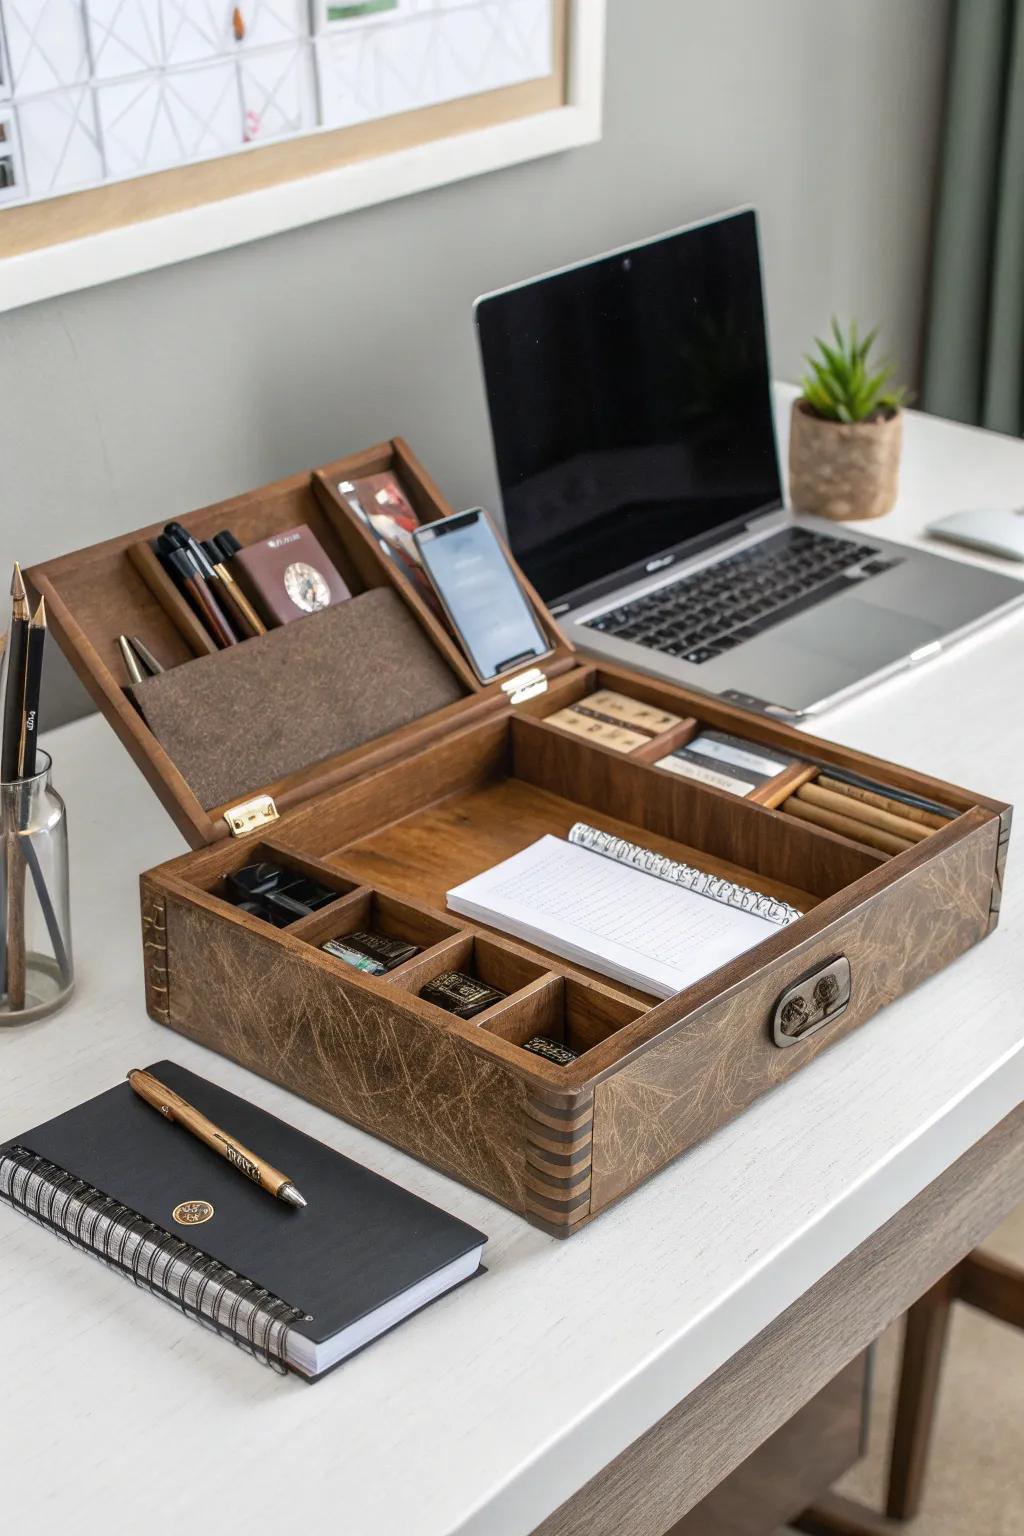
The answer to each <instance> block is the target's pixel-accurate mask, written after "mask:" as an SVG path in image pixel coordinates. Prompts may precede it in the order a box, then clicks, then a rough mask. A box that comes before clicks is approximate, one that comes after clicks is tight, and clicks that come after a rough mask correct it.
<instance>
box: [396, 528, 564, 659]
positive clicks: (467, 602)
mask: <svg viewBox="0 0 1024 1536" xmlns="http://www.w3.org/2000/svg"><path fill="white" fill-rule="evenodd" d="M413 538H414V539H415V540H416V547H417V549H418V550H419V552H420V558H421V559H422V561H423V566H424V569H425V570H426V572H427V575H428V576H429V577H430V579H431V581H432V582H433V584H434V589H435V591H436V592H437V595H438V597H439V598H440V599H441V602H442V604H443V606H444V609H445V611H446V613H447V614H448V617H449V618H450V619H451V621H452V624H453V625H454V626H455V629H456V631H457V632H458V636H459V639H460V640H461V641H462V644H463V646H464V647H465V650H466V654H467V656H468V657H469V659H470V661H471V662H472V663H473V669H474V671H475V672H476V674H477V676H478V677H479V678H480V680H481V682H485V683H486V682H489V681H490V680H491V678H492V677H497V676H498V674H499V673H500V672H507V671H508V670H509V668H510V667H516V666H519V665H520V663H522V662H524V661H533V660H535V659H536V657H538V656H545V655H547V653H548V652H549V651H550V650H551V646H550V645H549V643H548V641H547V640H546V638H545V636H544V634H543V632H542V630H541V628H540V625H539V624H538V623H537V620H536V618H535V617H534V613H533V609H532V608H531V607H530V604H529V602H528V601H527V599H526V594H525V593H524V592H523V589H522V587H521V586H520V585H519V582H518V581H517V579H516V576H515V572H514V571H513V569H512V567H511V565H510V564H509V561H508V557H507V555H506V554H505V551H504V550H503V549H502V547H501V544H500V543H499V541H498V536H497V534H496V533H495V532H494V529H493V527H492V526H491V522H490V519H489V518H488V516H487V514H486V512H483V511H481V510H479V509H477V510H475V511H472V512H457V513H456V514H455V516H454V517H446V518H443V519H441V520H440V521H439V522H436V523H425V524H423V526H422V527H420V528H417V529H416V530H415V532H414V534H413Z"/></svg>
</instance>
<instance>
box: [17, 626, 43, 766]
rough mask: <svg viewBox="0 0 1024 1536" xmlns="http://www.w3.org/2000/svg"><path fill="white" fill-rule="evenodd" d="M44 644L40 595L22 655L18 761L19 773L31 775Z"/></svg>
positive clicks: (37, 721)
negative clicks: (22, 670)
mask: <svg viewBox="0 0 1024 1536" xmlns="http://www.w3.org/2000/svg"><path fill="white" fill-rule="evenodd" d="M45 645H46V599H45V597H41V598H40V599H39V607H38V608H37V609H36V611H35V613H34V614H33V615H32V619H31V622H30V623H29V626H28V643H27V650H26V656H25V697H24V703H23V707H22V727H21V762H20V763H19V765H18V776H19V778H22V779H31V778H32V777H34V775H35V772H36V743H37V741H38V738H39V693H40V689H41V687H42V681H43V650H44V648H45Z"/></svg>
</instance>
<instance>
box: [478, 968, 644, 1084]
mask: <svg viewBox="0 0 1024 1536" xmlns="http://www.w3.org/2000/svg"><path fill="white" fill-rule="evenodd" d="M643 1012H644V1010H643V1009H642V1008H640V1007H638V1006H637V1004H636V1003H635V1002H634V1001H633V1000H632V999H630V998H627V997H624V996H622V995H621V994H618V993H616V992H613V991H612V990H611V989H610V988H608V987H602V986H599V985H598V984H596V983H594V982H583V981H578V980H576V979H575V978H574V977H572V976H556V975H547V976H543V977H541V978H539V979H538V980H537V981H536V982H534V983H533V984H532V985H531V986H529V987H527V988H526V989H525V990H524V991H522V992H519V993H517V994H515V995H514V996H512V997H509V998H508V999H507V1000H506V1001H505V1002H503V1003H496V1004H495V1005H494V1007H493V1008H490V1009H488V1011H487V1012H486V1013H485V1014H481V1015H480V1017H479V1021H478V1022H479V1024H480V1027H481V1029H485V1030H487V1031H488V1033H490V1034H493V1035H499V1036H500V1037H501V1038H502V1039H503V1040H507V1041H509V1043H510V1044H512V1045H518V1046H525V1045H526V1043H527V1041H528V1040H532V1039H534V1038H535V1037H536V1036H538V1035H540V1036H541V1037H542V1038H544V1039H546V1040H551V1041H553V1042H554V1043H555V1044H556V1045H561V1046H565V1047H567V1048H568V1049H569V1050H570V1051H573V1052H575V1054H576V1055H577V1056H582V1055H584V1054H585V1053H586V1052H587V1051H589V1050H590V1049H591V1048H592V1047H593V1046H595V1045H600V1044H601V1042H602V1040H607V1039H609V1037H610V1036H612V1035H614V1034H616V1033H617V1032H618V1031H619V1030H620V1029H624V1028H625V1027H626V1025H627V1024H632V1023H633V1021H634V1020H635V1019H638V1018H640V1016H641V1014H642V1013H643ZM527 1055H528V1056H529V1058H530V1060H531V1061H534V1062H542V1061H546V1060H547V1058H546V1057H544V1056H541V1055H537V1054H536V1053H534V1052H533V1051H530V1052H527ZM549 1064H550V1065H552V1066H554V1067H555V1070H556V1071H561V1070H564V1069H563V1068H561V1067H560V1066H558V1065H557V1064H556V1063H553V1062H552V1063H549Z"/></svg>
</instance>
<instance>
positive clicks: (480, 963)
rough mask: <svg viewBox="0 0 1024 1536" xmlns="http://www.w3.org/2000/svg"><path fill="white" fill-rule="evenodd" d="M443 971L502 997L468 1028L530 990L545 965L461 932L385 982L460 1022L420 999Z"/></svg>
mask: <svg viewBox="0 0 1024 1536" xmlns="http://www.w3.org/2000/svg"><path fill="white" fill-rule="evenodd" d="M447 971H458V972H459V973H460V974H461V975H463V976H469V977H471V978H472V980H474V981H478V982H480V983H481V984H482V985H483V986H485V987H493V988H494V989H495V990H496V991H498V992H502V993H504V994H505V996H504V997H502V998H501V999H499V1000H498V1001H496V1002H494V1003H493V1004H491V1005H490V1007H489V1008H487V1009H486V1010H484V1011H482V1012H480V1013H476V1014H474V1015H473V1017H472V1018H471V1019H470V1020H468V1021H467V1022H469V1023H472V1024H476V1023H479V1022H480V1021H481V1020H484V1019H486V1018H487V1017H488V1015H489V1014H490V1012H491V1011H492V1009H495V1008H500V1007H502V1006H503V1005H504V1004H505V1003H506V1002H507V1001H508V999H509V998H511V997H513V996H514V995H516V994H517V993H520V992H522V991H523V989H524V988H527V987H531V986H532V985H533V984H534V983H535V982H538V981H540V980H541V979H542V978H543V977H545V976H546V974H547V970H546V967H545V965H544V964H543V963H542V962H540V961H535V960H533V959H532V958H531V957H530V956H529V955H528V954H527V953H526V951H525V950H518V949H514V948H512V947H511V946H510V945H507V944H503V943H499V942H497V941H496V940H494V939H490V938H486V937H484V935H483V934H478V933H471V932H466V931H463V932H462V933H461V934H460V935H458V936H457V937H455V938H453V939H450V940H448V941H446V942H444V943H441V944H438V945H435V947H434V948H433V949H430V950H427V951H426V952H425V953H424V954H423V955H417V956H416V958H415V959H413V960H409V961H407V962H406V964H405V965H404V966H401V967H400V968H399V969H398V970H396V971H392V972H391V974H390V976H389V977H388V979H389V980H390V981H393V982H394V983H395V985H396V986H400V987H401V988H402V990H403V991H405V992H412V993H413V994H415V996H416V997H418V998H420V1000H421V1002H424V1003H426V1004H427V1005H428V1006H429V1007H430V1008H431V1009H432V1010H434V1011H435V1012H436V1013H437V1014H439V1015H443V1016H444V1017H446V1018H450V1019H455V1018H460V1017H461V1015H459V1014H456V1013H455V1012H454V1011H452V1010H449V1009H447V1008H443V1007H441V1006H440V1005H439V1004H436V1003H434V1002H432V1001H431V1000H430V999H429V998H424V997H423V996H422V993H423V988H424V987H425V986H427V985H428V983H430V982H433V981H436V980H437V978H438V977H439V976H442V975H444V973H445V972H447Z"/></svg>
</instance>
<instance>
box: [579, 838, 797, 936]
mask: <svg viewBox="0 0 1024 1536" xmlns="http://www.w3.org/2000/svg"><path fill="white" fill-rule="evenodd" d="M569 842H570V843H575V844H576V846H577V847H578V848H586V849H588V850H589V851H590V852H591V853H600V854H602V855H603V857H604V858H606V859H614V860H615V862H616V863H617V864H628V865H629V866H630V867H631V868H632V869H641V870H643V872H644V874H646V875H656V876H657V878H658V879H659V880H668V881H669V882H670V883H671V884H672V885H681V886H683V888H684V889H685V890H688V891H693V892H694V893H695V894H696V895H697V896H707V897H709V898H710V899H711V900H712V901H721V902H724V904H725V905H726V906H728V907H738V908H740V910H741V911H743V912H753V913H754V914H755V915H756V916H757V917H763V918H764V919H765V921H766V922H769V923H777V924H778V925H779V927H780V928H782V927H785V926H786V924H787V923H792V922H795V921H796V919H797V918H798V917H802V916H803V913H802V912H799V911H798V910H797V908H796V907H791V906H790V904H789V902H788V901H776V899H775V897H774V896H765V895H764V893H763V892H761V891H753V890H751V889H750V887H749V886H748V885H737V884H736V882H735V881H734V880H725V879H723V878H722V876H721V875H709V874H708V873H707V871H706V870H703V869H696V868H695V867H694V866H693V865H692V864H683V863H680V861H679V860H678V859H670V858H668V857H667V855H665V854H663V853H655V852H654V850H653V849H651V848H642V847H641V846H640V844H639V843H631V842H629V841H628V839H627V838H624V837H616V836H615V834H614V833H613V832H601V831H600V830H599V829H598V828H597V827H591V826H588V825H587V823H586V822H585V821H577V822H576V823H575V825H574V826H573V827H572V828H571V830H570V832H569Z"/></svg>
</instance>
